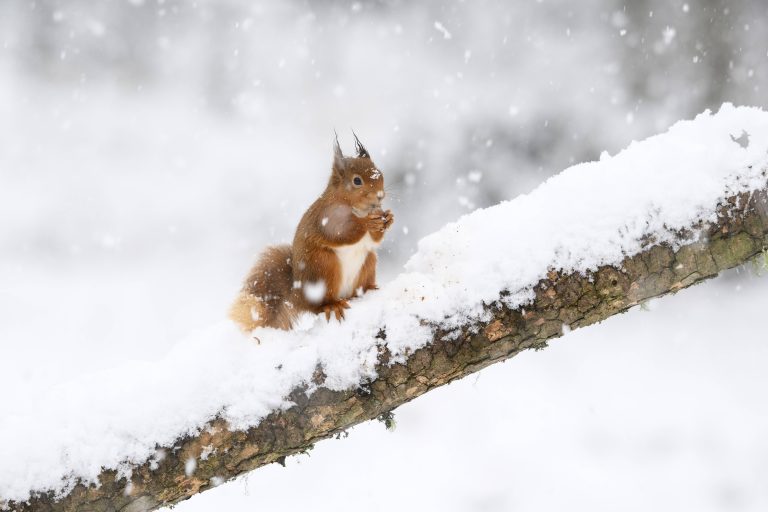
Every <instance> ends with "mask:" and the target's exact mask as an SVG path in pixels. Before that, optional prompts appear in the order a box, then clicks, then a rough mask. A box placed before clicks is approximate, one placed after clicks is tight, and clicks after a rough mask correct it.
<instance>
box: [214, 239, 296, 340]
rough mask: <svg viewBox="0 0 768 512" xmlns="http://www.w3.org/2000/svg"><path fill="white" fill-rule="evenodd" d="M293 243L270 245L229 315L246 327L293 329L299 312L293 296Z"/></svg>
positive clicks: (245, 328) (244, 285)
mask: <svg viewBox="0 0 768 512" xmlns="http://www.w3.org/2000/svg"><path fill="white" fill-rule="evenodd" d="M292 255H293V250H292V249H291V246H290V245H277V246H274V247H268V248H267V249H266V250H265V251H264V252H263V253H262V254H261V256H260V257H259V260H258V261H257V262H256V265H254V266H253V268H252V269H251V271H250V272H249V273H248V277H247V278H246V280H245V283H243V288H242V290H240V293H239V294H238V296H237V298H236V299H235V302H234V304H232V307H231V308H230V310H229V317H230V318H231V319H232V320H234V321H235V322H236V323H237V324H238V325H240V327H241V328H242V329H243V330H244V331H251V330H253V329H255V328H256V327H275V328H277V329H286V330H287V329H290V328H291V326H292V325H293V322H294V320H295V319H296V316H297V313H298V312H297V311H296V308H295V306H294V301H293V300H292V295H293V294H294V290H293V268H292V267H291V257H292Z"/></svg>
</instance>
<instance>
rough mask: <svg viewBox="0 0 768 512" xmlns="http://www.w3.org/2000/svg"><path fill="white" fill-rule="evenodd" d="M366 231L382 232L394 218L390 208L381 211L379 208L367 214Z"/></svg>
mask: <svg viewBox="0 0 768 512" xmlns="http://www.w3.org/2000/svg"><path fill="white" fill-rule="evenodd" d="M367 220H368V231H373V232H380V233H383V232H384V231H386V230H387V229H389V226H391V225H392V222H394V220H395V216H394V215H392V210H387V211H385V212H382V211H381V210H379V211H376V212H373V213H370V214H368V218H367Z"/></svg>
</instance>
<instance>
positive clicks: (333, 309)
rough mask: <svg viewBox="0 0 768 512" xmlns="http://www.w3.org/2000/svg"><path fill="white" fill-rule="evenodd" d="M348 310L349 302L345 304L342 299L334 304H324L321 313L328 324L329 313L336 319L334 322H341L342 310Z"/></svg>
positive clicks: (329, 319)
mask: <svg viewBox="0 0 768 512" xmlns="http://www.w3.org/2000/svg"><path fill="white" fill-rule="evenodd" d="M345 309H349V302H347V301H346V300H344V299H341V300H338V301H336V302H332V303H330V304H326V305H325V306H323V312H324V313H325V319H326V320H327V321H328V322H330V321H331V313H333V314H334V316H335V317H336V320H338V321H339V322H341V321H342V320H343V319H344V310H345Z"/></svg>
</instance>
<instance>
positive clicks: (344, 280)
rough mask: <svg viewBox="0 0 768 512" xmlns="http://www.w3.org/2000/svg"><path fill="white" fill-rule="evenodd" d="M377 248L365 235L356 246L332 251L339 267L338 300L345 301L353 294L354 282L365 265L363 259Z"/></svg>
mask: <svg viewBox="0 0 768 512" xmlns="http://www.w3.org/2000/svg"><path fill="white" fill-rule="evenodd" d="M378 246H379V244H378V243H376V242H374V241H373V239H372V238H371V235H370V234H369V233H366V234H365V236H364V237H363V238H361V239H360V241H359V242H357V243H356V244H352V245H343V246H341V247H336V248H335V249H334V251H335V252H336V257H337V258H339V265H340V267H341V282H340V283H339V298H340V299H347V298H349V297H352V296H353V295H354V294H355V289H354V286H355V282H356V281H357V276H358V275H359V274H360V269H361V268H362V266H363V263H365V258H366V257H368V253H369V252H371V251H372V250H374V249H375V248H376V247H378Z"/></svg>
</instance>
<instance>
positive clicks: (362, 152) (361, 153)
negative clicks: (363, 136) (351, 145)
mask: <svg viewBox="0 0 768 512" xmlns="http://www.w3.org/2000/svg"><path fill="white" fill-rule="evenodd" d="M352 135H354V137H355V149H357V157H358V158H371V155H369V154H368V150H367V149H365V146H363V143H362V142H360V139H358V138H357V134H356V133H355V130H352Z"/></svg>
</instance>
